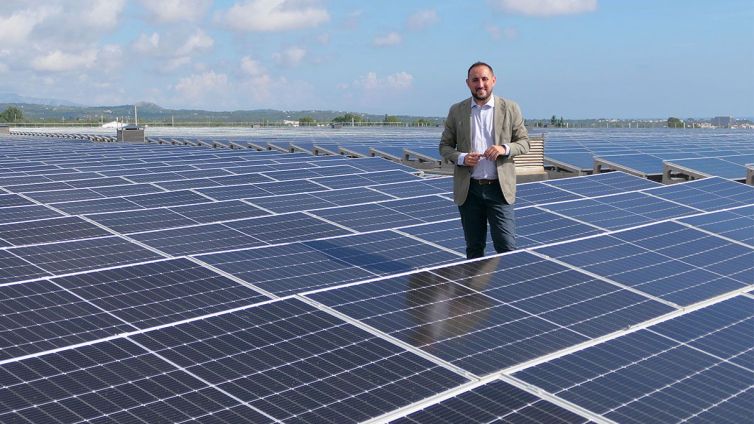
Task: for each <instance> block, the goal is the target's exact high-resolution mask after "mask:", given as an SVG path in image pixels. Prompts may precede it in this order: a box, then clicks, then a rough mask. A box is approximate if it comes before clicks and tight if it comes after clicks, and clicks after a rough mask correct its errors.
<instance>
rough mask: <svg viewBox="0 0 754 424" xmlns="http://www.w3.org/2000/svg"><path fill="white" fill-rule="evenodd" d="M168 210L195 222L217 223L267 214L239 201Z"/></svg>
mask: <svg viewBox="0 0 754 424" xmlns="http://www.w3.org/2000/svg"><path fill="white" fill-rule="evenodd" d="M170 210H172V211H173V212H177V213H179V214H181V215H183V216H186V217H188V218H190V219H193V220H194V221H196V222H203V223H206V222H219V221H228V220H231V219H243V218H251V217H255V216H263V215H268V214H269V213H268V212H266V211H264V210H262V209H259V208H257V207H254V206H252V205H250V204H248V203H244V202H242V201H240V200H228V201H224V202H211V203H200V204H196V205H186V206H174V207H171V208H170Z"/></svg>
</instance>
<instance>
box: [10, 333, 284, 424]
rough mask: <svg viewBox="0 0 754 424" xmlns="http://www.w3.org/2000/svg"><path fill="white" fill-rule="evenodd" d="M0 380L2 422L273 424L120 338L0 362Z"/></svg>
mask: <svg viewBox="0 0 754 424" xmlns="http://www.w3.org/2000/svg"><path fill="white" fill-rule="evenodd" d="M0 375H2V378H3V381H4V384H3V386H2V387H1V388H0V397H2V399H3V402H2V403H0V421H5V422H32V423H41V422H49V423H66V422H80V421H89V422H98V421H111V422H129V421H132V422H145V423H155V422H179V421H185V420H191V419H199V420H202V419H206V420H208V421H210V420H213V419H216V420H218V421H219V422H223V421H226V422H246V421H251V422H260V423H264V422H273V420H272V419H270V418H269V417H266V416H264V415H262V414H260V413H259V412H258V411H256V410H254V409H252V408H250V407H249V406H248V405H245V404H244V403H243V402H240V401H239V400H238V399H234V398H233V397H231V396H229V395H228V394H227V393H225V392H223V391H221V390H218V389H217V388H215V387H211V385H209V384H208V383H206V382H203V381H201V380H200V379H198V378H196V377H195V376H193V375H191V374H189V373H187V372H186V371H184V370H181V369H178V368H176V367H175V366H174V365H172V364H170V363H168V362H167V361H165V360H163V359H161V358H159V357H157V356H156V355H154V354H153V353H150V352H148V351H146V350H144V348H142V347H140V346H138V345H136V344H134V343H133V342H131V341H130V340H128V339H123V338H118V339H114V340H109V341H104V342H101V343H97V344H91V345H84V346H81V347H79V348H77V349H74V350H64V351H60V352H55V353H50V354H46V355H42V356H36V357H30V358H26V359H23V360H19V361H16V362H10V363H4V364H0Z"/></svg>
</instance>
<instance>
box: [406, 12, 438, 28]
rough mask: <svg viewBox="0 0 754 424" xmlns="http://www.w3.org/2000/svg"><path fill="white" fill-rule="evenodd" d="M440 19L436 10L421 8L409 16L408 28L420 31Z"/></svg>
mask: <svg viewBox="0 0 754 424" xmlns="http://www.w3.org/2000/svg"><path fill="white" fill-rule="evenodd" d="M439 21H440V18H438V17H437V11H435V10H420V11H418V12H416V13H414V14H413V15H411V16H409V17H408V29H410V30H414V31H418V30H421V29H424V28H427V27H429V26H432V25H434V24H436V23H437V22H439Z"/></svg>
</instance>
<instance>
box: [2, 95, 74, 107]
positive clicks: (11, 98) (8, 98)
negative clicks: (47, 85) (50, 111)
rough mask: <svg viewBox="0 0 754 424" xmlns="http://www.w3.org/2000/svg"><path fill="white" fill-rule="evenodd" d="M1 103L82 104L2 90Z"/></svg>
mask: <svg viewBox="0 0 754 424" xmlns="http://www.w3.org/2000/svg"><path fill="white" fill-rule="evenodd" d="M0 103H28V104H39V105H46V106H79V107H81V105H80V104H77V103H73V102H69V101H67V100H60V99H44V98H39V97H26V96H19V95H18V94H16V93H2V92H0Z"/></svg>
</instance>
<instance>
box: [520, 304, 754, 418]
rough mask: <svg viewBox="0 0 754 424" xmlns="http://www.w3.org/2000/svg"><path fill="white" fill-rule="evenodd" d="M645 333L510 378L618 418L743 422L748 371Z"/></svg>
mask: <svg viewBox="0 0 754 424" xmlns="http://www.w3.org/2000/svg"><path fill="white" fill-rule="evenodd" d="M748 307H749V308H751V305H749V306H748ZM703 314H704V313H703ZM676 319H678V318H676ZM671 322H672V321H671ZM669 325H672V324H669ZM666 328H667V327H666ZM652 330H653V327H649V329H648V330H641V331H638V332H636V333H632V334H628V335H625V336H623V337H620V338H617V339H613V340H610V341H607V342H604V343H601V344H598V345H596V346H593V347H589V348H587V349H584V350H582V351H578V352H575V353H572V354H569V355H567V356H564V357H561V358H557V359H553V360H551V361H548V362H545V363H543V364H540V365H537V366H534V367H532V368H529V369H526V370H523V371H520V372H517V373H515V374H514V376H515V377H517V378H519V379H521V380H524V381H525V382H527V383H529V384H532V385H536V386H539V387H541V388H542V389H544V390H546V391H548V392H549V393H552V394H554V395H556V396H558V397H561V398H563V399H565V400H568V401H570V402H573V403H574V404H576V405H578V406H580V407H583V408H587V409H589V410H591V411H594V412H596V413H598V414H604V415H605V417H606V418H608V419H612V420H614V421H616V422H621V423H624V422H625V423H637V424H638V423H642V424H643V423H667V422H681V421H685V420H691V421H694V420H700V421H707V420H710V421H711V422H731V423H738V422H747V421H749V419H750V418H751V411H752V409H751V406H752V399H754V397H752V396H753V395H754V387H753V385H752V381H754V371H752V370H751V369H746V368H743V367H740V366H737V365H734V364H732V363H730V362H727V361H725V360H723V359H721V358H720V357H717V356H713V355H710V354H708V353H705V352H704V351H702V350H698V349H696V348H693V347H691V346H687V345H685V344H682V343H679V342H677V341H673V340H671V339H669V338H667V337H664V336H661V335H659V334H656V333H654V332H653V331H652ZM749 339H750V338H749Z"/></svg>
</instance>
